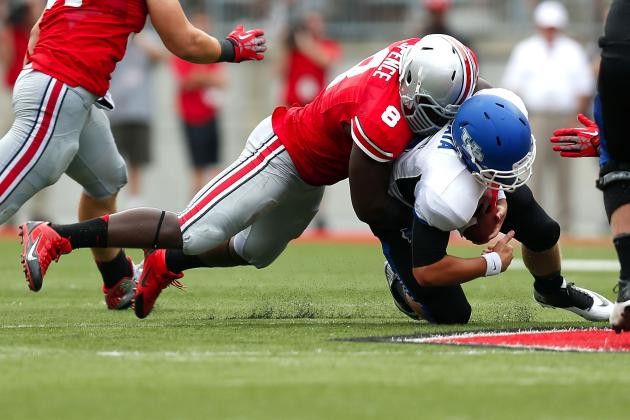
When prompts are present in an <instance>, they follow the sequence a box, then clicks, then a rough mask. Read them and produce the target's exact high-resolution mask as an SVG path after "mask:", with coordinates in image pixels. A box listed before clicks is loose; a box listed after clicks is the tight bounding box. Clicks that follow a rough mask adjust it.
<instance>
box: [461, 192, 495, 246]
mask: <svg viewBox="0 0 630 420" xmlns="http://www.w3.org/2000/svg"><path fill="white" fill-rule="evenodd" d="M498 193H499V192H498V191H497V190H490V189H489V190H487V191H486V192H485V193H484V195H482V196H481V198H480V199H479V204H478V206H477V210H476V211H475V215H474V216H473V218H472V219H471V223H470V224H469V225H468V226H467V227H465V228H464V231H463V232H462V235H463V236H464V237H465V238H466V239H468V240H469V241H471V242H473V243H475V244H477V245H481V244H485V243H487V242H488V241H490V240H491V239H492V238H494V237H495V236H497V234H498V233H499V229H501V225H502V224H503V220H504V219H505V214H504V209H503V208H501V207H499V206H497V201H498Z"/></svg>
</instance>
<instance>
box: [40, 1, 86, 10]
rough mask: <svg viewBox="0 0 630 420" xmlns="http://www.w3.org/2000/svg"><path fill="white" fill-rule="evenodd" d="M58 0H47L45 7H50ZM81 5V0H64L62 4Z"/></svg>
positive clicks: (69, 5)
mask: <svg viewBox="0 0 630 420" xmlns="http://www.w3.org/2000/svg"><path fill="white" fill-rule="evenodd" d="M57 1H59V0H48V2H47V3H46V9H51V8H52V7H53V6H54V5H55V3H57ZM82 5H83V0H65V1H64V6H68V7H81V6H82Z"/></svg>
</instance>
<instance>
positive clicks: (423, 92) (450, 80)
mask: <svg viewBox="0 0 630 420" xmlns="http://www.w3.org/2000/svg"><path fill="white" fill-rule="evenodd" d="M478 76H479V70H478V66H477V59H476V57H475V55H474V53H473V52H472V51H471V50H470V49H469V48H468V47H466V46H465V45H464V44H462V43H461V42H459V41H458V40H456V39H455V38H453V37H451V36H448V35H442V34H431V35H427V36H425V37H423V38H422V39H421V40H420V41H418V43H416V44H415V45H413V46H412V47H410V48H407V49H406V50H405V52H404V53H403V56H402V58H401V61H400V87H399V89H400V100H401V103H402V111H403V113H404V115H405V117H406V118H407V121H408V122H409V125H410V127H411V130H412V131H413V132H414V133H416V134H418V135H423V136H426V135H430V134H433V133H434V132H436V131H438V130H439V129H440V128H442V127H443V126H444V124H446V123H447V122H449V121H450V120H452V119H453V118H455V114H456V113H457V110H458V109H459V106H460V105H461V104H462V103H463V102H464V101H465V100H466V99H468V98H469V97H470V96H471V95H472V94H473V92H474V90H475V86H476V84H477V78H478Z"/></svg>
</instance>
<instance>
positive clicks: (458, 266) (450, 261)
mask: <svg viewBox="0 0 630 420" xmlns="http://www.w3.org/2000/svg"><path fill="white" fill-rule="evenodd" d="M485 274H486V260H485V259H484V258H482V257H478V258H459V257H453V256H451V255H445V256H444V258H442V259H441V260H440V261H438V262H436V263H433V264H430V265H425V266H423V267H414V268H413V276H414V278H415V279H416V281H417V282H418V284H419V285H420V286H425V287H436V286H449V285H454V284H461V283H466V282H468V281H471V280H474V279H476V278H478V277H482V276H484V275H485Z"/></svg>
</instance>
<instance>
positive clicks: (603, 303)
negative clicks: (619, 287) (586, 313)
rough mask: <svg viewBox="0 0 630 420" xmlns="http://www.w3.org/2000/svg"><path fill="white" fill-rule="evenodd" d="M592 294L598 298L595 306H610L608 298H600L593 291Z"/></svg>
mask: <svg viewBox="0 0 630 420" xmlns="http://www.w3.org/2000/svg"><path fill="white" fill-rule="evenodd" d="M593 294H594V295H595V296H596V297H597V299H599V305H597V306H601V307H605V306H610V302H608V300H606V299H604V298H602V297H601V296H600V295H598V294H597V293H593Z"/></svg>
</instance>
